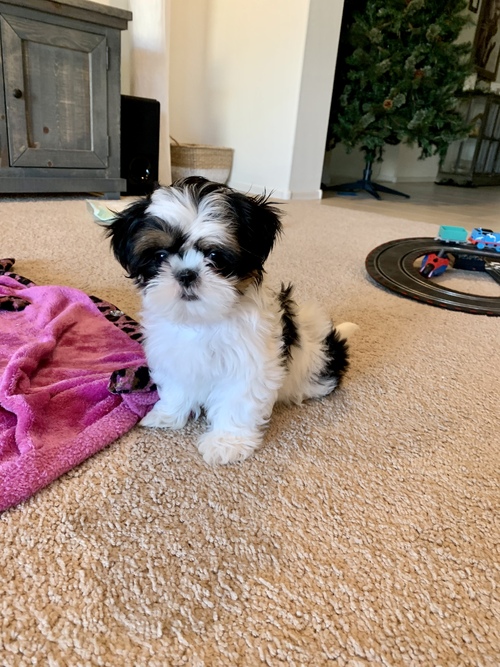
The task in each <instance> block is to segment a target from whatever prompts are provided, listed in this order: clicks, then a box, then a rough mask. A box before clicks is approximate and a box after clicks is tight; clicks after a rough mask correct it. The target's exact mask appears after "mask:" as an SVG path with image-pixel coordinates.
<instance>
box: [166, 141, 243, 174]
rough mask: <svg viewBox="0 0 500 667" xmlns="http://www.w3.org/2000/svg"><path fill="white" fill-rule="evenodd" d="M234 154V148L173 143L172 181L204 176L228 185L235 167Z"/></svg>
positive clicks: (171, 156) (171, 148)
mask: <svg viewBox="0 0 500 667" xmlns="http://www.w3.org/2000/svg"><path fill="white" fill-rule="evenodd" d="M174 141H175V140H174ZM233 154H234V150H233V149H232V148H221V147H218V146H203V145H201V144H179V143H177V142H175V143H172V144H170V158H171V163H172V180H173V181H176V180H178V179H179V178H185V177H186V176H204V177H205V178H208V179H209V180H210V181H216V182H217V183H227V180H228V179H229V174H230V173H231V167H232V165H233Z"/></svg>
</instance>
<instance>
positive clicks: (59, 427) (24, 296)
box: [0, 260, 157, 510]
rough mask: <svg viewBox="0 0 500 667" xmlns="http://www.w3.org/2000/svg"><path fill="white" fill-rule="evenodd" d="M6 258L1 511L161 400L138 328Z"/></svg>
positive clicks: (2, 266)
mask: <svg viewBox="0 0 500 667" xmlns="http://www.w3.org/2000/svg"><path fill="white" fill-rule="evenodd" d="M12 264H13V260H0V510H4V509H6V508H8V507H11V506H13V505H15V504H17V503H19V502H21V501H23V500H25V499H27V498H29V497H30V496H31V495H33V494H34V493H35V492H37V491H38V490H39V489H41V488H42V487H44V486H46V485H47V484H49V483H50V482H52V481H53V480H55V479H56V478H57V477H59V476H60V475H62V474H63V473H65V472H67V471H68V470H70V469H71V468H73V467H74V466H76V465H77V464H79V463H81V462H82V461H84V460H85V459H86V458H88V457H89V456H92V455H93V454H95V453H96V452H98V451H99V450H100V449H102V448H104V447H105V446H106V445H108V444H109V443H111V442H112V441H113V440H115V439H116V438H118V437H119V436H120V435H122V434H123V433H125V432H126V431H128V430H129V429H131V428H132V427H133V426H134V424H136V422H137V421H138V420H139V419H140V418H142V417H143V416H144V415H145V414H146V412H148V410H150V409H151V407H152V406H153V405H154V403H155V401H156V400H157V394H156V391H155V387H154V386H153V385H152V384H151V382H150V381H149V376H148V372H147V368H146V366H145V363H146V362H145V358H144V354H143V350H142V346H141V344H140V337H141V334H140V332H139V330H138V327H137V325H136V323H135V322H134V321H133V320H132V319H131V318H128V317H127V316H126V315H124V314H123V313H122V312H121V311H118V310H117V309H116V308H114V307H113V306H112V305H111V304H107V303H105V302H103V301H101V300H99V299H97V298H95V297H89V296H88V295H86V294H84V293H83V292H81V291H79V290H76V289H73V288H70V287H62V286H54V285H52V286H51V285H49V286H37V285H34V284H33V283H31V282H30V281H29V280H26V279H23V278H22V277H21V276H18V275H16V274H14V273H12V272H11V271H10V269H11V268H12Z"/></svg>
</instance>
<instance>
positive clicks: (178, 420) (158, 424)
mask: <svg viewBox="0 0 500 667" xmlns="http://www.w3.org/2000/svg"><path fill="white" fill-rule="evenodd" d="M188 418H189V415H185V414H177V415H175V414H174V415H172V414H170V413H168V412H165V410H163V408H162V406H161V405H160V404H159V403H157V404H156V405H155V406H154V408H153V409H152V410H151V411H150V412H148V414H147V415H146V416H145V417H143V418H142V419H141V421H140V424H141V426H147V427H149V428H172V429H179V428H184V426H186V424H187V421H188Z"/></svg>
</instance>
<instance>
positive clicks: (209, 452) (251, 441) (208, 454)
mask: <svg viewBox="0 0 500 667" xmlns="http://www.w3.org/2000/svg"><path fill="white" fill-rule="evenodd" d="M260 441H261V438H260V435H259V434H255V433H249V434H248V435H245V434H240V433H229V432H225V431H209V432H208V433H205V435H202V437H201V438H200V440H199V441H198V450H199V452H200V454H201V455H202V456H203V460H204V461H205V462H206V463H208V464H210V465H220V464H222V465H224V464H226V463H235V462H237V461H244V460H245V459H246V458H248V457H249V456H250V454H252V452H253V451H254V450H255V449H257V447H258V446H259V445H260Z"/></svg>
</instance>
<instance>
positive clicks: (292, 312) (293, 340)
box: [278, 283, 300, 361]
mask: <svg viewBox="0 0 500 667" xmlns="http://www.w3.org/2000/svg"><path fill="white" fill-rule="evenodd" d="M292 291H293V286H292V285H291V284H289V285H288V287H285V285H284V284H283V283H281V292H280V293H279V294H278V300H279V303H280V306H281V311H282V312H281V326H282V330H283V333H282V338H283V351H282V352H283V356H284V358H285V360H286V361H288V359H289V358H290V354H291V348H292V345H300V335H299V330H298V327H297V324H296V321H295V318H296V313H297V304H296V303H295V301H294V300H293V299H292Z"/></svg>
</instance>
